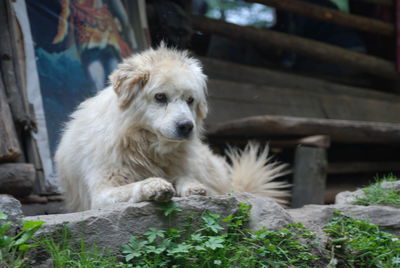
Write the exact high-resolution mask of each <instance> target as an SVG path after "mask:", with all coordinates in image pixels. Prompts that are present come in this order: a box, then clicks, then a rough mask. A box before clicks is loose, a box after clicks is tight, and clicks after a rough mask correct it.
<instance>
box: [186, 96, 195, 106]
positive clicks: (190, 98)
mask: <svg viewBox="0 0 400 268" xmlns="http://www.w3.org/2000/svg"><path fill="white" fill-rule="evenodd" d="M193 101H194V99H193V97H189V98H188V99H187V100H186V102H187V104H192V103H193Z"/></svg>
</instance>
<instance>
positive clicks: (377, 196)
mask: <svg viewBox="0 0 400 268" xmlns="http://www.w3.org/2000/svg"><path fill="white" fill-rule="evenodd" d="M375 180H376V182H375V183H374V184H372V185H370V186H368V187H365V188H363V189H362V190H363V193H364V195H363V196H360V197H357V198H356V200H355V202H354V204H356V205H362V206H371V205H388V206H395V207H400V192H399V190H398V189H397V188H396V187H391V188H387V187H385V188H384V187H382V183H383V182H391V181H397V180H399V178H397V177H396V176H394V175H393V174H389V175H386V176H384V177H383V178H376V179H375Z"/></svg>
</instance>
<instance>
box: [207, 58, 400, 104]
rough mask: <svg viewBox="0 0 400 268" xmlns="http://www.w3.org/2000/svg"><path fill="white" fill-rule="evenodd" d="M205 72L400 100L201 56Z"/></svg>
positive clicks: (253, 81)
mask: <svg viewBox="0 0 400 268" xmlns="http://www.w3.org/2000/svg"><path fill="white" fill-rule="evenodd" d="M200 60H201V62H202V64H203V67H204V72H205V74H206V75H207V76H208V77H209V78H210V79H216V80H227V81H230V82H239V83H251V84H257V85H262V86H272V87H285V88H291V89H298V90H303V91H305V92H310V93H317V94H331V95H335V96H337V95H345V96H353V97H360V98H370V99H376V100H384V101H388V102H397V103H400V96H399V95H395V94H389V93H383V92H379V91H376V90H373V89H368V88H359V87H352V86H346V85H341V84H336V83H332V82H328V81H326V80H323V79H316V78H310V77H306V76H302V75H296V74H293V73H286V72H283V71H276V70H270V69H264V68H257V67H252V66H248V65H242V64H236V63H232V62H227V61H221V60H216V59H212V58H205V57H200Z"/></svg>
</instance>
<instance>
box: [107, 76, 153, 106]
mask: <svg viewBox="0 0 400 268" xmlns="http://www.w3.org/2000/svg"><path fill="white" fill-rule="evenodd" d="M110 81H111V85H112V87H113V89H114V91H115V93H116V94H117V96H118V104H119V107H120V108H121V109H126V108H127V107H128V106H129V104H130V103H131V101H132V100H133V98H134V97H135V96H136V95H137V94H138V92H139V91H140V90H141V89H143V87H144V86H145V85H146V83H147V81H149V74H148V73H135V72H122V71H120V70H115V71H114V72H113V73H112V74H111V75H110Z"/></svg>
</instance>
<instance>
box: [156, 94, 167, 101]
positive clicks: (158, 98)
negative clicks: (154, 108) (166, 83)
mask: <svg viewBox="0 0 400 268" xmlns="http://www.w3.org/2000/svg"><path fill="white" fill-rule="evenodd" d="M154 99H155V100H156V101H157V102H159V103H167V101H168V98H167V95H165V94H164V93H157V94H156V95H154Z"/></svg>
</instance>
